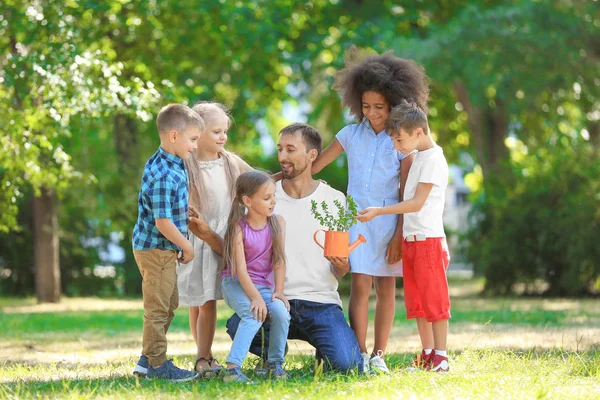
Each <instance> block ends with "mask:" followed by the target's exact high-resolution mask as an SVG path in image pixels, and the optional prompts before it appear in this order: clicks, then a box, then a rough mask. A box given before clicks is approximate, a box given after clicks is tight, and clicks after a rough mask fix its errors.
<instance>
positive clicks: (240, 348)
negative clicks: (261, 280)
mask: <svg viewBox="0 0 600 400" xmlns="http://www.w3.org/2000/svg"><path fill="white" fill-rule="evenodd" d="M256 289H258V292H259V293H260V295H261V296H262V298H263V300H264V301H265V303H266V305H267V309H268V310H269V315H268V318H269V321H270V324H271V331H272V340H271V341H270V342H269V358H268V361H269V362H270V363H274V362H279V363H283V357H284V356H285V354H284V353H285V345H286V341H287V336H288V330H289V328H290V313H289V312H288V310H287V309H286V308H285V304H283V302H282V301H281V300H279V299H275V301H271V296H273V290H272V289H271V288H270V287H267V286H256ZM221 291H222V292H223V298H224V299H225V302H226V303H227V305H228V306H229V307H231V308H232V309H233V311H235V315H236V316H238V320H241V322H239V328H238V330H237V333H236V334H235V335H234V337H233V343H232V344H231V351H230V352H229V356H227V362H228V363H232V364H235V365H239V366H241V365H242V362H243V361H244V359H245V358H246V355H247V354H248V349H249V348H250V344H251V343H252V339H254V336H255V335H256V333H257V332H258V330H259V329H260V327H261V326H262V325H263V323H262V322H260V321H257V320H256V319H254V314H249V311H250V304H251V301H250V298H249V297H248V295H247V294H246V292H244V289H243V288H242V285H241V284H240V281H239V280H238V279H234V278H231V277H225V278H223V284H222V286H221Z"/></svg>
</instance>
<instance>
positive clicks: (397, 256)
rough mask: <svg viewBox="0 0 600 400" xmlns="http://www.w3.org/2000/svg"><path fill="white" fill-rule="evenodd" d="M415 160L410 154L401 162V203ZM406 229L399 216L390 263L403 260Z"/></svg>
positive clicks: (388, 257)
mask: <svg viewBox="0 0 600 400" xmlns="http://www.w3.org/2000/svg"><path fill="white" fill-rule="evenodd" d="M414 159H415V155H414V154H410V155H409V156H408V157H405V158H404V159H403V160H402V161H400V201H402V199H403V198H404V186H405V185H406V179H407V178H408V171H409V170H410V167H411V165H412V163H413V160H414ZM403 227H404V216H403V215H402V214H400V215H398V223H397V225H396V231H395V232H394V236H393V237H392V239H391V240H390V243H389V244H388V247H387V250H386V254H385V258H386V259H387V261H388V263H390V264H395V263H397V262H398V261H400V260H401V259H402V239H403V237H402V228H403Z"/></svg>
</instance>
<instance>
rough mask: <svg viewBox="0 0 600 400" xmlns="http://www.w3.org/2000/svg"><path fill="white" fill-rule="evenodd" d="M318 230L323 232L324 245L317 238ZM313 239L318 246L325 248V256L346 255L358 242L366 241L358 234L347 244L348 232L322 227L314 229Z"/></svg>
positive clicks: (348, 239)
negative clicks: (327, 229) (352, 241)
mask: <svg viewBox="0 0 600 400" xmlns="http://www.w3.org/2000/svg"><path fill="white" fill-rule="evenodd" d="M319 232H324V233H325V246H323V245H322V244H321V243H319V241H318V240H317V234H318V233H319ZM313 239H314V240H315V243H316V244H318V245H319V247H320V248H322V249H323V250H325V257H348V254H350V253H352V252H353V251H354V249H356V247H357V246H358V245H359V244H361V243H365V242H366V241H367V239H365V237H364V236H363V235H358V239H356V241H354V243H352V244H350V245H349V244H348V243H349V242H350V232H337V231H326V230H323V229H319V230H318V231H316V232H315V235H314V236H313Z"/></svg>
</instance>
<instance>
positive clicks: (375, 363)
mask: <svg viewBox="0 0 600 400" xmlns="http://www.w3.org/2000/svg"><path fill="white" fill-rule="evenodd" d="M382 356H383V351H381V350H377V355H375V356H373V357H371V359H370V360H369V364H370V365H371V369H372V370H373V371H375V372H379V373H382V374H389V373H390V370H389V369H388V367H387V365H385V361H384V360H383V357H382Z"/></svg>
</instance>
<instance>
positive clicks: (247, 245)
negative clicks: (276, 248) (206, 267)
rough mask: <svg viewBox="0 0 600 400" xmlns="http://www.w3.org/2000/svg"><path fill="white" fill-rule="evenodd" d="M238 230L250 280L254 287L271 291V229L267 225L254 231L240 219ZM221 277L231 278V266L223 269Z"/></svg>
mask: <svg viewBox="0 0 600 400" xmlns="http://www.w3.org/2000/svg"><path fill="white" fill-rule="evenodd" d="M240 228H242V236H243V238H244V256H245V257H246V265H247V269H248V275H250V279H251V280H252V282H253V283H254V284H255V285H258V286H268V287H270V288H271V289H273V288H274V287H275V285H274V284H273V264H272V263H271V257H272V255H273V238H272V235H271V227H270V226H269V224H267V225H266V226H265V227H264V228H262V229H258V230H256V229H253V228H252V227H251V226H250V225H249V224H248V222H246V220H245V219H243V218H242V219H241V220H240ZM222 276H223V277H226V276H231V266H229V265H228V266H227V267H225V269H224V270H223V273H222Z"/></svg>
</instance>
